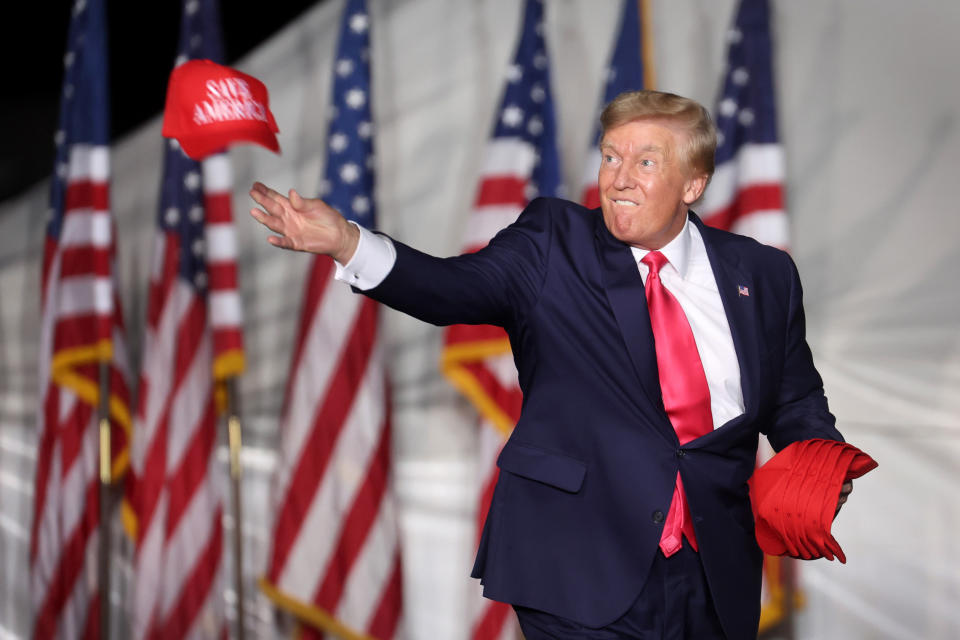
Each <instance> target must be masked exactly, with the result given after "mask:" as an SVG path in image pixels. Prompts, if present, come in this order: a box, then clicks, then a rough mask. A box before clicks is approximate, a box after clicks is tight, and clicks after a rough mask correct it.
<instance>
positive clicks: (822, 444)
mask: <svg viewBox="0 0 960 640" xmlns="http://www.w3.org/2000/svg"><path fill="white" fill-rule="evenodd" d="M876 467H877V463H876V461H875V460H874V459H873V458H871V457H870V456H868V455H867V454H866V453H864V452H863V451H861V450H860V449H857V448H856V447H854V446H853V445H850V444H847V443H845V442H836V441H833V440H823V439H819V438H818V439H813V440H803V441H800V442H794V443H792V444H791V445H789V446H787V447H785V448H784V449H783V450H782V451H780V453H778V454H777V455H775V456H774V457H773V458H771V459H770V460H768V461H767V463H766V464H764V465H763V466H761V467H760V468H758V469H757V470H756V471H754V472H753V477H751V478H750V502H751V503H752V505H753V516H754V521H755V523H756V534H757V543H758V544H759V545H760V548H761V549H762V550H763V552H764V553H766V554H769V555H774V556H780V555H789V556H794V557H799V558H804V559H805V560H812V559H813V558H828V559H830V560H833V559H834V557H836V558H837V559H839V560H840V562H846V561H847V558H846V556H845V555H844V554H843V550H842V549H841V548H840V545H839V544H838V543H837V541H836V539H834V537H833V535H831V533H830V527H831V525H832V524H833V517H834V515H835V513H836V507H837V501H838V499H839V498H840V488H841V486H842V485H843V483H844V482H846V481H847V480H853V479H854V478H859V477H860V476H862V475H864V474H865V473H867V472H869V471H872V470H873V469H875V468H876Z"/></svg>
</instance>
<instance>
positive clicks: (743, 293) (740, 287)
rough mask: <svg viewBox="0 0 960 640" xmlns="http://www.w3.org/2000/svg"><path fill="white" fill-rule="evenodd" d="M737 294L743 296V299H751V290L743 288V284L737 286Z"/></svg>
mask: <svg viewBox="0 0 960 640" xmlns="http://www.w3.org/2000/svg"><path fill="white" fill-rule="evenodd" d="M737 293H739V294H740V295H741V296H743V297H745V298H749V297H750V289H748V288H746V287H745V286H743V285H742V284H738V285H737Z"/></svg>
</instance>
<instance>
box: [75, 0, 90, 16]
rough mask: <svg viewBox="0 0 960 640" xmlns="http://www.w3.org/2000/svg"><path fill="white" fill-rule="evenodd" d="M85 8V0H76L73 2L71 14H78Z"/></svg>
mask: <svg viewBox="0 0 960 640" xmlns="http://www.w3.org/2000/svg"><path fill="white" fill-rule="evenodd" d="M86 8H87V0H77V1H76V2H74V3H73V15H74V16H78V15H80V14H81V13H83V10H84V9H86Z"/></svg>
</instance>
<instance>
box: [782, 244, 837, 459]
mask: <svg viewBox="0 0 960 640" xmlns="http://www.w3.org/2000/svg"><path fill="white" fill-rule="evenodd" d="M784 256H786V254H784ZM786 261H787V264H788V269H787V278H788V283H787V289H788V291H789V297H788V304H787V314H788V315H787V322H786V331H785V339H784V354H783V363H784V364H783V370H782V372H781V376H780V385H779V389H778V393H777V397H776V405H775V407H774V412H773V419H772V420H771V422H770V425H769V427H768V429H767V430H766V431H765V433H766V435H767V437H768V438H769V440H770V443H771V445H773V448H774V449H775V450H777V451H779V450H781V449H782V448H784V447H786V446H787V445H788V444H790V443H792V442H795V441H797V440H809V439H811V438H825V439H827V440H840V441H842V440H843V436H842V435H840V432H839V431H837V429H836V427H835V426H834V425H835V424H836V418H835V417H834V416H833V414H832V413H830V410H829V408H828V406H827V398H826V396H825V395H824V392H823V379H822V378H821V377H820V374H819V373H818V372H817V369H816V367H815V366H814V364H813V355H812V353H811V352H810V346H809V345H808V344H807V338H806V319H805V316H804V311H803V288H802V287H801V285H800V276H799V274H798V273H797V268H796V265H794V263H793V260H791V259H790V258H789V256H786Z"/></svg>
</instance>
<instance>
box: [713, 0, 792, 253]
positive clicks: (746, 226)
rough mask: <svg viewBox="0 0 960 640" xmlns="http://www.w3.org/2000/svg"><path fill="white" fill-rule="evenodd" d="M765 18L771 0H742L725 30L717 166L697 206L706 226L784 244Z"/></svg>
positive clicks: (786, 237)
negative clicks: (725, 54)
mask: <svg viewBox="0 0 960 640" xmlns="http://www.w3.org/2000/svg"><path fill="white" fill-rule="evenodd" d="M769 22H770V7H769V4H768V0H742V1H741V3H740V6H739V9H738V10H737V14H736V19H735V21H734V23H733V26H732V27H731V28H730V30H729V31H728V33H727V43H728V51H727V67H726V70H725V72H724V80H723V90H722V91H721V93H720V99H719V101H718V104H717V109H716V113H715V114H714V117H715V119H716V122H717V143H718V146H717V153H716V170H715V172H714V175H713V179H712V180H711V182H710V185H709V187H708V188H707V191H706V193H704V195H703V198H702V199H701V202H700V204H699V205H698V206H697V210H698V211H699V212H700V213H701V215H702V216H703V219H704V222H706V223H707V224H709V225H712V226H715V227H719V228H721V229H729V230H731V231H735V232H737V233H740V234H743V235H748V236H751V237H753V238H755V239H757V240H759V241H760V242H763V243H766V244H770V245H774V246H777V247H781V248H786V247H787V246H788V245H789V224H788V220H787V216H786V211H785V210H784V209H785V208H784V197H783V182H784V167H783V165H784V163H783V149H782V148H781V146H780V143H779V141H778V140H777V117H776V104H775V100H774V87H773V56H772V44H771V40H770V25H769Z"/></svg>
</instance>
